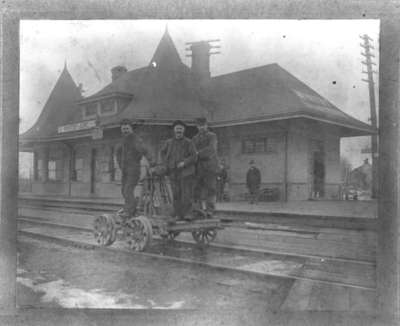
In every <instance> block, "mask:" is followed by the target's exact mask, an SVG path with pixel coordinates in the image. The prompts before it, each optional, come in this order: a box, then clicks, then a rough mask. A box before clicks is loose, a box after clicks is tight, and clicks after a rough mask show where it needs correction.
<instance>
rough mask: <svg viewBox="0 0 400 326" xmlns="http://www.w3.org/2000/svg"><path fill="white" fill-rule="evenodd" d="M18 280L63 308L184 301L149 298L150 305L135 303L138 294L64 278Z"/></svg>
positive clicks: (173, 305) (135, 306) (180, 304)
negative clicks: (86, 286)
mask: <svg viewBox="0 0 400 326" xmlns="http://www.w3.org/2000/svg"><path fill="white" fill-rule="evenodd" d="M17 282H18V283H20V284H22V285H24V286H26V287H28V288H30V289H32V290H33V291H34V292H39V293H43V296H42V297H41V301H42V302H43V303H50V302H55V303H57V304H59V305H60V306H61V307H63V308H102V309H180V308H182V307H183V305H184V301H177V302H173V303H171V304H169V305H160V304H157V303H156V302H155V301H153V300H151V299H148V300H147V302H148V303H149V304H148V305H144V304H138V303H135V302H134V301H135V300H138V297H137V296H136V295H131V294H126V293H122V292H121V291H118V292H106V291H104V290H102V289H93V290H88V291H87V290H83V289H79V288H75V287H71V286H70V285H69V284H68V283H67V282H65V281H63V280H61V279H60V280H56V281H51V282H47V283H37V282H36V280H31V279H29V278H24V277H17Z"/></svg>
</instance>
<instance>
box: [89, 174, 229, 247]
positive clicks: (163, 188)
mask: <svg viewBox="0 0 400 326" xmlns="http://www.w3.org/2000/svg"><path fill="white" fill-rule="evenodd" d="M171 205H172V191H171V189H170V186H169V184H168V182H167V178H166V176H165V175H163V174H162V173H159V174H158V173H151V172H150V170H149V169H147V171H146V176H145V178H144V180H143V182H142V194H141V198H140V200H139V207H140V208H139V212H140V214H139V215H138V216H133V217H130V218H128V219H124V218H123V217H122V214H123V210H122V209H121V210H119V211H117V212H115V213H111V214H101V215H100V216H98V217H96V218H95V220H94V223H93V233H94V237H95V240H96V242H97V243H98V244H99V245H100V246H110V245H112V244H113V243H114V242H115V241H116V240H117V239H119V240H124V241H125V242H126V243H127V244H128V246H129V248H131V249H133V250H136V251H143V250H145V249H146V247H147V246H148V245H150V243H151V241H152V239H153V235H158V236H160V238H161V239H164V240H174V239H175V238H176V237H177V236H178V235H179V234H180V233H182V232H191V233H192V237H193V239H194V240H195V242H196V243H197V244H198V245H201V246H205V245H208V244H209V243H211V242H212V241H214V240H215V238H216V236H217V230H218V229H222V227H221V222H220V220H219V219H215V218H212V217H210V216H209V215H208V214H206V212H205V211H203V210H202V209H194V210H192V212H191V220H190V221H176V220H174V219H172V218H171V217H169V216H167V214H166V212H167V210H168V209H167V207H170V206H171Z"/></svg>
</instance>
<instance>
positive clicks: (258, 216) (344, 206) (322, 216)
mask: <svg viewBox="0 0 400 326" xmlns="http://www.w3.org/2000/svg"><path fill="white" fill-rule="evenodd" d="M19 205H20V206H31V205H34V206H41V205H43V206H48V205H52V206H53V207H54V206H60V207H65V208H76V209H78V208H79V209H85V208H87V209H93V210H98V211H102V210H107V211H115V210H117V209H119V208H120V207H121V206H122V205H123V200H122V198H99V197H93V198H90V197H66V196H49V195H46V196H40V195H32V194H28V193H21V194H19ZM215 215H216V217H218V218H221V219H223V220H227V221H236V222H251V223H279V224H283V225H306V226H313V227H332V228H344V229H356V230H363V229H368V230H375V229H376V226H377V218H376V217H377V202H376V201H320V200H319V201H292V202H262V203H258V204H249V203H247V202H223V203H217V205H216V213H215Z"/></svg>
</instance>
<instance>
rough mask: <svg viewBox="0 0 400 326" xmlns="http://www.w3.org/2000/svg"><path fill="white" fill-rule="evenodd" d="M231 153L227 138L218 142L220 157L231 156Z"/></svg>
mask: <svg viewBox="0 0 400 326" xmlns="http://www.w3.org/2000/svg"><path fill="white" fill-rule="evenodd" d="M229 151H230V146H229V141H228V140H227V139H226V138H221V140H219V141H218V155H219V156H225V155H229Z"/></svg>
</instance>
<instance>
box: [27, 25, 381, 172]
mask: <svg viewBox="0 0 400 326" xmlns="http://www.w3.org/2000/svg"><path fill="white" fill-rule="evenodd" d="M167 25H168V30H169V33H170V35H171V37H172V39H173V41H174V43H175V45H176V48H177V50H178V52H179V54H180V56H181V59H182V60H183V62H184V63H186V64H187V65H189V66H190V58H187V57H186V56H185V42H190V41H199V40H205V39H220V42H219V44H220V46H221V49H220V51H221V54H217V55H213V56H212V57H211V74H212V75H213V76H215V75H220V74H225V73H229V72H233V71H237V70H242V69H247V68H251V67H255V66H261V65H265V64H270V63H278V64H279V65H281V66H282V67H283V68H285V69H286V70H288V71H289V72H290V73H292V74H294V75H295V76H296V77H298V78H299V79H300V80H302V81H303V82H305V83H306V84H307V85H309V86H310V87H312V88H313V89H314V90H316V91H317V92H318V93H319V94H321V95H322V96H324V97H325V98H327V99H328V100H329V101H331V102H332V103H333V104H335V105H336V106H338V107H339V108H340V109H341V110H342V111H344V112H346V113H349V114H351V115H352V116H354V117H356V118H358V119H360V120H361V121H364V122H367V123H369V122H368V118H369V116H370V114H369V97H368V87H367V84H366V83H365V82H362V81H361V79H362V78H365V75H364V74H362V73H361V70H362V65H361V61H362V59H363V57H362V56H361V54H360V52H361V47H360V42H361V40H360V38H359V35H360V34H368V35H369V36H370V37H371V38H372V39H373V40H374V42H373V44H374V47H375V50H374V51H375V52H374V54H375V56H376V58H375V59H376V62H377V63H378V60H379V58H378V50H379V44H378V37H379V21H377V20H324V21H323V20H168V21H166V20H131V21H127V20H91V21H62V20H59V21H51V20H46V21H45V20H42V21H41V20H36V21H32V20H31V21H22V22H21V56H20V60H21V67H20V68H21V69H20V78H21V80H20V81H21V84H20V90H21V92H20V116H21V128H20V129H21V131H25V130H26V129H27V128H29V127H30V126H31V125H32V124H33V123H34V122H35V120H36V119H37V117H38V115H39V113H40V111H41V109H42V108H43V106H44V104H45V102H46V100H47V98H48V96H49V94H50V92H51V90H52V88H53V87H54V85H55V83H56V81H57V78H58V76H59V75H60V73H61V71H62V69H63V67H64V62H65V61H66V62H67V66H68V70H69V71H70V73H71V75H72V77H73V79H74V80H75V82H76V83H77V84H79V83H82V84H83V88H84V90H85V91H86V92H85V93H84V95H85V96H88V95H90V94H92V93H94V92H96V91H98V90H99V89H100V88H102V87H103V86H105V85H106V84H108V83H109V82H110V80H111V73H110V69H111V68H112V67H114V66H116V65H124V66H126V67H127V68H128V70H132V69H136V68H139V67H143V66H145V65H147V64H149V61H150V59H151V57H152V55H153V53H154V51H155V48H156V47H157V44H158V42H159V41H160V38H161V37H162V35H163V33H164V31H165V27H166V26H167ZM377 70H378V68H377ZM376 82H377V78H376ZM342 144H343V146H342V155H343V156H346V157H348V158H349V159H350V161H351V162H352V164H353V165H354V166H357V165H359V163H360V162H361V161H362V159H363V158H364V156H362V155H360V147H361V146H364V145H365V144H368V140H367V139H364V140H359V139H354V140H352V141H347V140H346V141H345V142H342Z"/></svg>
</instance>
